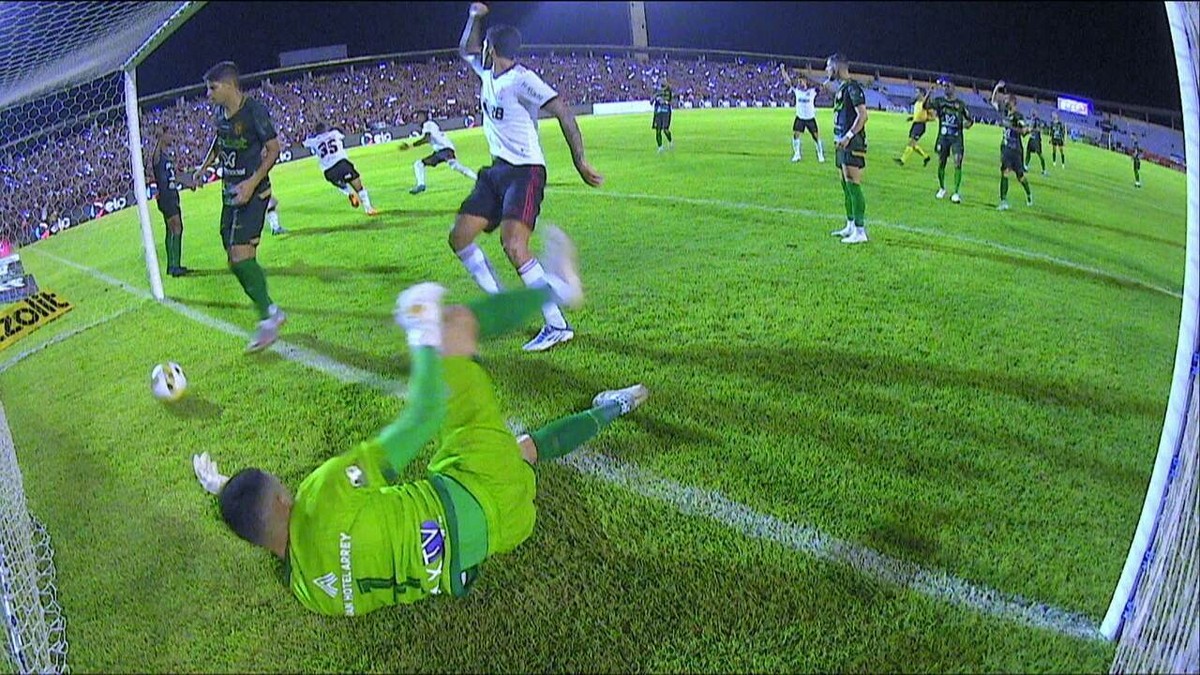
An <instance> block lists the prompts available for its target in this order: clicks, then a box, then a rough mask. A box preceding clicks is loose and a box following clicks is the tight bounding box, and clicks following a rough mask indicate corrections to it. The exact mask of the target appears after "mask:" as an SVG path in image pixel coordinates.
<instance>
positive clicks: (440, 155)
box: [400, 111, 478, 195]
mask: <svg viewBox="0 0 1200 675" xmlns="http://www.w3.org/2000/svg"><path fill="white" fill-rule="evenodd" d="M417 122H418V123H420V125H421V137H420V138H418V139H417V140H416V141H414V142H413V144H412V146H411V147H416V146H418V145H424V144H426V143H428V144H429V145H430V146H431V147H433V153H432V154H430V155H429V156H427V157H423V158H421V159H418V160H417V161H415V162H413V173H414V174H416V176H417V185H416V187H414V188H413V189H411V190H409V191H408V192H409V194H414V195H419V194H421V193H422V192H424V191H425V167H427V166H428V167H435V166H437V165H438V164H441V163H442V162H445V163H446V164H447V166H449V167H450V168H451V169H454V170H455V171H457V172H459V173H461V174H462V175H464V176H466V177H467V178H470V179H471V180H475V179H476V178H478V176H476V175H475V172H474V171H472V170H470V169H469V168H467V167H466V166H464V165H463V164H462V163H460V162H459V161H458V157H456V156H455V154H454V144H453V143H451V142H450V139H449V138H447V137H446V133H445V132H444V131H442V128H441V127H439V126H438V124H437V122H434V121H433V120H432V119H430V117H429V113H427V112H424V111H421V112H418V113H417ZM409 147H410V146H409V145H408V143H401V144H400V149H401V150H407V149H408V148H409Z"/></svg>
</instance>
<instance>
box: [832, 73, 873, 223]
mask: <svg viewBox="0 0 1200 675" xmlns="http://www.w3.org/2000/svg"><path fill="white" fill-rule="evenodd" d="M825 73H826V74H827V75H828V76H829V82H830V83H832V82H836V83H837V92H836V93H835V94H834V95H833V137H834V138H835V139H836V141H837V150H836V151H835V153H834V164H836V165H837V167H838V169H840V175H841V179H842V193H843V195H844V196H845V198H846V227H845V228H843V229H841V230H837V231H836V232H832V233H831V234H833V235H834V236H835V237H842V243H843V244H862V243H866V241H867V217H866V215H867V199H866V197H864V196H863V190H862V179H863V171H864V170H865V169H866V168H867V94H866V92H865V91H863V88H862V85H861V84H859V83H858V82H855V81H854V80H852V79H850V62H849V61H848V60H847V59H846V57H845V56H844V55H843V54H841V53H837V54H834V55H832V56H830V57H829V58H828V59H826V61H825Z"/></svg>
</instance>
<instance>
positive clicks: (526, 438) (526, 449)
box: [517, 434, 538, 464]
mask: <svg viewBox="0 0 1200 675" xmlns="http://www.w3.org/2000/svg"><path fill="white" fill-rule="evenodd" d="M517 447H519V448H521V458H522V459H524V460H525V461H526V462H528V463H530V464H537V458H538V452H537V446H536V445H534V444H533V437H532V436H530V435H529V434H521V435H520V436H517Z"/></svg>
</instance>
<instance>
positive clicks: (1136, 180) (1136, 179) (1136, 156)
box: [1129, 138, 1142, 187]
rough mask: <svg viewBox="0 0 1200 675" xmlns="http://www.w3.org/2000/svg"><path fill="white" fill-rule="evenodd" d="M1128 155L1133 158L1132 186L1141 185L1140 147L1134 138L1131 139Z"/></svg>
mask: <svg viewBox="0 0 1200 675" xmlns="http://www.w3.org/2000/svg"><path fill="white" fill-rule="evenodd" d="M1129 156H1130V157H1132V158H1133V186H1134V187H1142V148H1141V146H1139V145H1138V142H1137V139H1136V138H1135V139H1134V140H1133V151H1132V152H1130V153H1129Z"/></svg>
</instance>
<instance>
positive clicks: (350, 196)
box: [346, 192, 362, 209]
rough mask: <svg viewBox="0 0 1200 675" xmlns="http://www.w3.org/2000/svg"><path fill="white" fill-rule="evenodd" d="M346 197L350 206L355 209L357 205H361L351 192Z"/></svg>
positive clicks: (356, 196)
mask: <svg viewBox="0 0 1200 675" xmlns="http://www.w3.org/2000/svg"><path fill="white" fill-rule="evenodd" d="M346 196H347V197H349V198H350V206H352V207H354V208H356V209H357V208H358V206H359V204H361V203H362V202H360V201H358V195H356V194H354V193H353V192H351V193H350V194H348V195H346Z"/></svg>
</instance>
